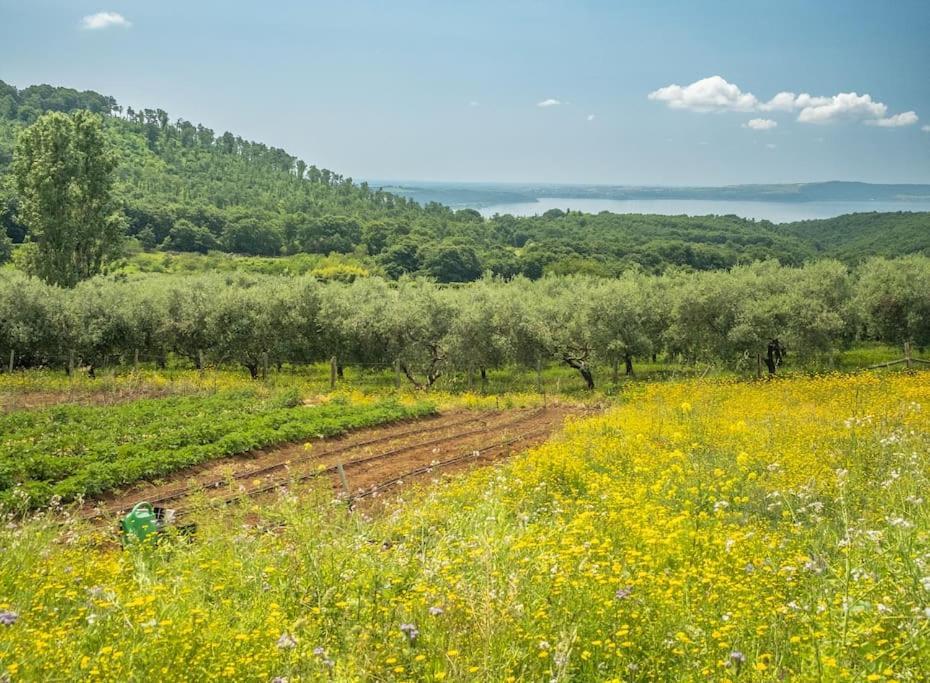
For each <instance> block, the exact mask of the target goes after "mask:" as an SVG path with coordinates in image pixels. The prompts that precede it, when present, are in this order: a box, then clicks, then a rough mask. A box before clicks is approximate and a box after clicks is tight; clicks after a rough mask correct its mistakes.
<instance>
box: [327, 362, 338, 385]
mask: <svg viewBox="0 0 930 683" xmlns="http://www.w3.org/2000/svg"><path fill="white" fill-rule="evenodd" d="M336 369H337V368H336V357H335V356H333V357H332V358H330V359H329V388H330V389H335V388H336Z"/></svg>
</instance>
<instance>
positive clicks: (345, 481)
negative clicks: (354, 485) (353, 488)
mask: <svg viewBox="0 0 930 683" xmlns="http://www.w3.org/2000/svg"><path fill="white" fill-rule="evenodd" d="M336 471H337V472H338V473H339V481H340V482H342V488H343V490H345V492H346V495H347V496H349V498H352V494H351V493H350V492H349V480H348V479H347V478H346V471H345V468H344V467H343V466H342V463H341V462H340V463H338V464H337V465H336Z"/></svg>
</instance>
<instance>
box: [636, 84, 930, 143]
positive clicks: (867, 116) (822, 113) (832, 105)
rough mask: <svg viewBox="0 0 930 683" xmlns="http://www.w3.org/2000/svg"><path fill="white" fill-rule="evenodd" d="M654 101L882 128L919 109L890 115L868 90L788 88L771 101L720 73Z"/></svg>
mask: <svg viewBox="0 0 930 683" xmlns="http://www.w3.org/2000/svg"><path fill="white" fill-rule="evenodd" d="M649 99H650V100H658V101H660V102H665V103H666V104H667V105H668V106H669V107H671V108H672V109H688V110H690V111H698V112H709V111H760V112H794V111H797V112H798V119H797V120H798V121H800V122H801V123H833V122H836V121H843V120H848V121H862V122H863V123H867V124H869V125H874V126H880V127H882V128H894V127H898V126H909V125H912V124H914V123H916V122H917V120H918V117H917V114H916V112H913V111H906V112H902V113H900V114H894V115H892V116H889V115H888V105H886V104H885V103H884V102H878V101H876V100H873V99H872V96H871V95H869V94H868V93H865V94H862V95H860V94H858V93H856V92H841V93H838V94H836V95H833V96H830V97H823V96H816V95H810V94H808V93H801V94H800V95H797V94H795V93H793V92H791V91H788V90H784V91H782V92H779V93H778V94H776V95H775V96H774V97H772V99H770V100H768V101H765V102H763V101H760V100H759V99H758V98H756V96H755V95H753V94H752V93H749V92H743V91H742V90H741V89H740V88H739V86H737V85H735V84H733V83H728V82H727V81H726V80H725V79H724V78H722V77H720V76H711V77H709V78H702V79H701V80H699V81H695V82H694V83H692V84H690V85H686V86H680V85H677V84H672V85H667V86H665V87H664V88H659V89H658V90H654V91H653V92H651V93H649ZM776 125H778V124H777V123H776V122H775V121H773V120H772V119H753V120H752V121H750V122H749V123H748V124H746V127H748V128H753V129H754V130H768V129H770V128H774V127H775V126H776Z"/></svg>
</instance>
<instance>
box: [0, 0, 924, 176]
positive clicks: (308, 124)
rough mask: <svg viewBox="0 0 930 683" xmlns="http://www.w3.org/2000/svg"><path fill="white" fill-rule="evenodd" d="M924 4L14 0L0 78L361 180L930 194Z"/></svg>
mask: <svg viewBox="0 0 930 683" xmlns="http://www.w3.org/2000/svg"><path fill="white" fill-rule="evenodd" d="M927 36H930V0H894V2H875V0H868V1H864V0H820V1H818V2H811V1H809V0H765V1H763V0H739V1H732V2H730V1H726V2H722V1H721V2H714V1H711V0H702V1H701V2H694V1H693V0H689V1H687V2H686V1H680V2H678V1H661V0H656V1H653V2H646V1H644V2H622V1H621V0H604V1H601V0H598V1H595V0H587V1H585V0H576V1H574V2H568V1H564V2H558V1H548V0H492V1H485V0H469V1H468V2H465V1H455V2H453V1H452V0H448V1H446V0H422V1H420V0H416V1H413V0H391V1H387V0H385V1H383V2H376V1H374V0H337V1H335V2H334V1H333V0H328V1H327V2H318V1H316V0H302V1H293V2H292V1H285V0H275V1H274V2H246V1H238V0H223V1H220V0H193V1H192V0H186V1H185V2H179V1H177V0H158V2H151V1H150V0H147V1H146V2H142V1H137V0H0V80H4V81H6V82H8V83H11V84H13V85H16V86H17V87H24V86H27V85H31V84H35V83H50V84H53V85H65V86H69V87H74V88H78V89H82V90H83V89H91V90H96V91H98V92H102V93H104V94H107V95H112V96H114V97H116V98H117V100H118V101H119V102H120V103H121V104H123V105H130V106H133V107H136V108H138V107H151V108H156V107H160V108H162V109H165V110H166V111H168V113H169V114H170V115H171V116H172V118H179V117H180V118H184V119H187V120H189V121H193V122H195V123H203V124H205V125H208V126H210V127H211V128H213V129H214V130H216V131H217V133H221V132H223V131H225V130H230V131H232V132H234V133H236V134H238V135H242V136H243V137H245V138H248V139H253V140H259V141H262V142H265V143H267V144H269V145H274V146H277V147H283V148H284V149H286V150H288V151H289V152H290V153H292V154H296V155H298V156H300V157H301V158H303V159H305V160H307V161H308V163H313V164H316V165H318V166H321V167H325V168H330V169H332V170H334V171H336V172H338V173H342V174H344V175H347V176H351V177H354V178H359V179H361V178H377V179H397V180H400V179H403V180H442V181H476V182H528V183H544V182H553V183H584V184H592V183H598V184H631V185H723V184H740V183H774V182H813V181H823V180H860V181H867V182H918V183H920V182H922V183H930V40H928V39H927Z"/></svg>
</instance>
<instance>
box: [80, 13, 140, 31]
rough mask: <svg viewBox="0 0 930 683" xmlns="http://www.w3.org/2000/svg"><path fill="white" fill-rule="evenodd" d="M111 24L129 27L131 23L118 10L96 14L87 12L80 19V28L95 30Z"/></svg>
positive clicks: (108, 26)
mask: <svg viewBox="0 0 930 683" xmlns="http://www.w3.org/2000/svg"><path fill="white" fill-rule="evenodd" d="M111 26H122V27H123V28H129V27H130V26H132V24H131V23H129V21H127V20H126V17H124V16H123V15H122V14H120V13H118V12H97V13H96V14H88V15H87V16H86V17H84V18H83V19H81V28H83V29H86V30H89V31H97V30H100V29H104V28H110V27H111Z"/></svg>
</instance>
